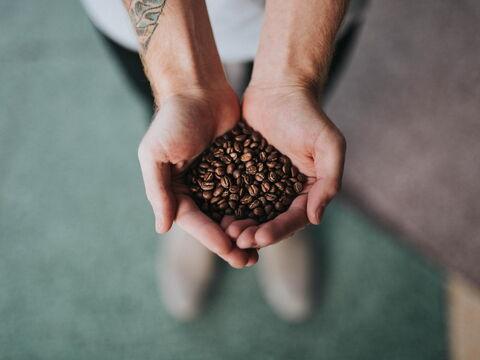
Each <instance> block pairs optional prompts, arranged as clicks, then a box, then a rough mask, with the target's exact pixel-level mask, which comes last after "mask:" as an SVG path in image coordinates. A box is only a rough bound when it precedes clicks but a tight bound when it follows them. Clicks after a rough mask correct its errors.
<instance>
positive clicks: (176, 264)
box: [156, 225, 215, 322]
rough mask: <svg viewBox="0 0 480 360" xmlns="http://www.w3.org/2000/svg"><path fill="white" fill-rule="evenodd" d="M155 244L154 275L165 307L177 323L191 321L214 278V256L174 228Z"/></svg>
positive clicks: (198, 313)
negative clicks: (155, 260) (155, 261)
mask: <svg viewBox="0 0 480 360" xmlns="http://www.w3.org/2000/svg"><path fill="white" fill-rule="evenodd" d="M158 243H159V244H158V251H157V254H158V255H157V264H156V273H157V281H158V288H159V291H160V296H161V298H162V300H163V303H164V305H165V308H166V309H167V311H168V313H170V315H172V316H173V317H174V318H175V319H177V320H179V321H182V322H186V321H192V320H194V319H195V318H197V317H198V316H199V315H200V313H201V310H202V305H203V300H204V298H205V295H206V293H207V290H208V286H209V284H210V282H211V280H212V278H213V275H214V269H215V259H214V255H213V253H211V252H210V251H209V250H208V249H207V248H205V247H204V246H203V245H201V244H200V243H199V242H198V241H197V240H195V239H194V238H192V237H191V236H190V235H188V234H187V233H185V232H184V231H183V230H182V229H180V228H179V227H178V226H175V225H174V227H172V229H171V230H170V231H169V232H168V233H167V234H165V235H163V236H162V237H161V238H160V239H159V240H158Z"/></svg>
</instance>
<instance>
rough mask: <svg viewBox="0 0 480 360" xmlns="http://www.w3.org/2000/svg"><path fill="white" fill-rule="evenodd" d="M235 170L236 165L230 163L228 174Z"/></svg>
mask: <svg viewBox="0 0 480 360" xmlns="http://www.w3.org/2000/svg"><path fill="white" fill-rule="evenodd" d="M234 171H235V165H233V164H228V166H227V174H229V175H230V174H233V172H234Z"/></svg>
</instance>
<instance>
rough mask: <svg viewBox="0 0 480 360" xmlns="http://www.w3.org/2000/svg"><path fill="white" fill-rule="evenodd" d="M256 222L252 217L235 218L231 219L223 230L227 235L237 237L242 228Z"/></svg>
mask: <svg viewBox="0 0 480 360" xmlns="http://www.w3.org/2000/svg"><path fill="white" fill-rule="evenodd" d="M256 224H257V222H256V221H255V220H253V219H242V220H235V221H232V222H231V223H230V224H229V225H228V226H227V227H226V228H225V232H226V233H227V235H228V236H230V237H231V238H232V239H237V238H238V237H239V236H240V234H241V233H242V231H243V230H245V229H246V228H248V227H249V226H253V225H256Z"/></svg>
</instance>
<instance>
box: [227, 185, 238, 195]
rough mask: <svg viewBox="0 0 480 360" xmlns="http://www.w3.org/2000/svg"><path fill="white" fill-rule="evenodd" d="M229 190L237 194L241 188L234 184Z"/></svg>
mask: <svg viewBox="0 0 480 360" xmlns="http://www.w3.org/2000/svg"><path fill="white" fill-rule="evenodd" d="M228 190H229V191H230V192H231V193H232V194H236V193H238V192H239V191H240V188H239V187H238V186H236V185H232V186H230V187H229V188H228Z"/></svg>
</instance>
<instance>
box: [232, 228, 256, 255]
mask: <svg viewBox="0 0 480 360" xmlns="http://www.w3.org/2000/svg"><path fill="white" fill-rule="evenodd" d="M257 228H258V226H255V225H254V226H249V227H247V228H246V229H245V230H243V231H242V233H241V234H240V236H238V239H237V246H238V248H240V249H250V248H256V247H257V244H256V242H255V232H256V231H257Z"/></svg>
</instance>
